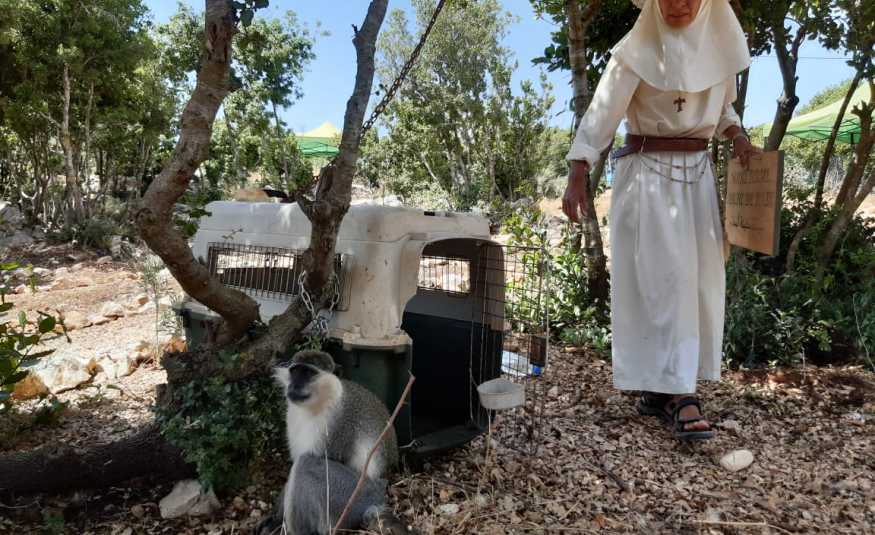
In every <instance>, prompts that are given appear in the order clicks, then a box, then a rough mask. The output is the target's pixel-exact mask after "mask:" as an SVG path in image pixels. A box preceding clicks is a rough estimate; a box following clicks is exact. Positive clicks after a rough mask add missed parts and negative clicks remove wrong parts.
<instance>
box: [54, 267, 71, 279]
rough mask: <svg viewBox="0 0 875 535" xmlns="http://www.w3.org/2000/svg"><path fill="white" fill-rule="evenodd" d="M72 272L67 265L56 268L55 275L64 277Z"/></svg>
mask: <svg viewBox="0 0 875 535" xmlns="http://www.w3.org/2000/svg"><path fill="white" fill-rule="evenodd" d="M69 274H70V269H69V268H65V267H59V268H58V269H56V270H55V277H63V276H66V275H69Z"/></svg>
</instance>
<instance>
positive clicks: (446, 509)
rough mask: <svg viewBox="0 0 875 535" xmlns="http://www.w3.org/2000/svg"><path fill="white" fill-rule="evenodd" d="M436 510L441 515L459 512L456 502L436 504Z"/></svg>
mask: <svg viewBox="0 0 875 535" xmlns="http://www.w3.org/2000/svg"><path fill="white" fill-rule="evenodd" d="M438 512H439V513H440V514H442V515H447V516H451V515H455V514H458V513H459V504H457V503H445V504H442V505H439V506H438Z"/></svg>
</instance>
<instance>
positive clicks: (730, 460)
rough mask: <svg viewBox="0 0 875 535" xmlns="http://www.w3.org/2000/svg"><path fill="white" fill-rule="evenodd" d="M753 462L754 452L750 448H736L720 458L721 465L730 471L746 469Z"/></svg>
mask: <svg viewBox="0 0 875 535" xmlns="http://www.w3.org/2000/svg"><path fill="white" fill-rule="evenodd" d="M752 463H753V452H751V451H750V450H734V451H730V452H729V453H727V454H726V455H724V456H723V457H721V458H720V466H722V467H723V468H725V469H727V470H729V471H730V472H738V471H740V470H744V469H745V468H747V467H748V466H750V465H751V464H752Z"/></svg>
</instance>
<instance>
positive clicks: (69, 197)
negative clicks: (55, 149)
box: [61, 63, 85, 225]
mask: <svg viewBox="0 0 875 535" xmlns="http://www.w3.org/2000/svg"><path fill="white" fill-rule="evenodd" d="M63 76H64V80H63V82H64V104H63V110H62V114H63V115H62V119H61V147H62V148H63V149H64V175H65V186H66V188H65V195H64V196H65V204H66V207H65V208H66V209H65V220H66V222H67V224H68V225H77V224H79V223H81V222H82V221H83V220H84V219H85V210H84V209H83V206H82V189H81V188H80V187H79V175H78V173H77V172H76V155H75V153H76V148H75V147H74V146H73V136H72V135H71V134H70V67H69V66H68V65H67V64H66V63H65V64H64V75H63Z"/></svg>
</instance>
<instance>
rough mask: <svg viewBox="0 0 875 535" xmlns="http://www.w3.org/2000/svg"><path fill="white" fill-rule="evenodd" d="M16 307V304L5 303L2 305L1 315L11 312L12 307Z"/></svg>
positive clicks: (0, 307)
mask: <svg viewBox="0 0 875 535" xmlns="http://www.w3.org/2000/svg"><path fill="white" fill-rule="evenodd" d="M13 306H15V303H3V304H2V305H0V313H3V312H9V311H10V310H12V307H13Z"/></svg>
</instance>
